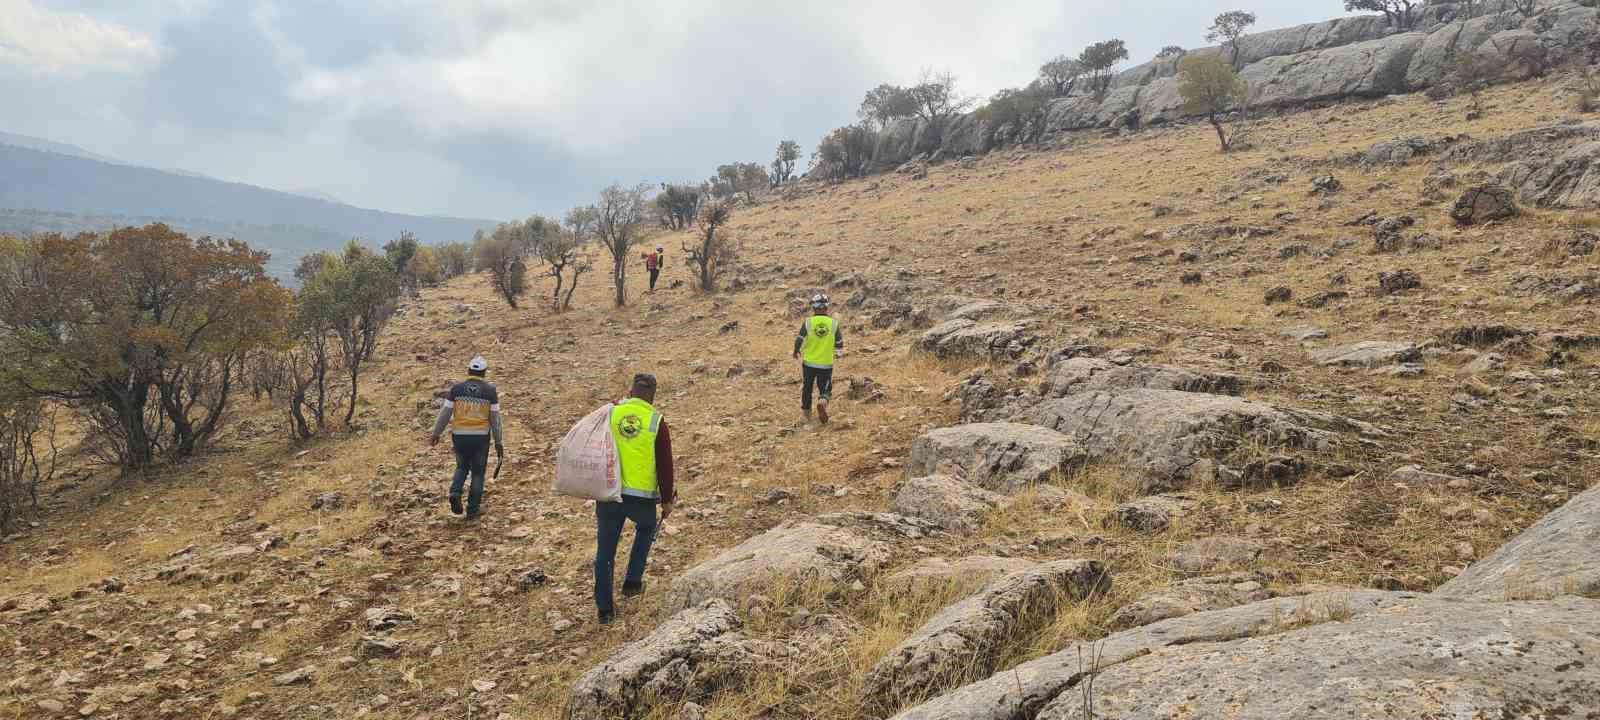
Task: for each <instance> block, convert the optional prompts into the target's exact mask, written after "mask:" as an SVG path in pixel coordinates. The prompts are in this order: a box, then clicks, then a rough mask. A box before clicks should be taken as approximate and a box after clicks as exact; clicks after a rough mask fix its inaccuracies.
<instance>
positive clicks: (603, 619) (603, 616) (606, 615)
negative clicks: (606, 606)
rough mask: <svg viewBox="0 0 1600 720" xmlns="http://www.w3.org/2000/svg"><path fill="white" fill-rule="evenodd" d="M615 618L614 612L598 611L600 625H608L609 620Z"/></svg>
mask: <svg viewBox="0 0 1600 720" xmlns="http://www.w3.org/2000/svg"><path fill="white" fill-rule="evenodd" d="M616 619H617V614H616V613H614V612H604V611H601V613H600V624H601V625H610V624H611V621H613V620H616Z"/></svg>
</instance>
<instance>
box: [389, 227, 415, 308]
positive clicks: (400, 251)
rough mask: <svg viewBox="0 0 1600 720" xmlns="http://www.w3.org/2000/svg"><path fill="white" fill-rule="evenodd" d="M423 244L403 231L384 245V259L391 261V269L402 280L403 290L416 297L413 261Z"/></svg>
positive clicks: (406, 231)
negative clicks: (413, 280)
mask: <svg viewBox="0 0 1600 720" xmlns="http://www.w3.org/2000/svg"><path fill="white" fill-rule="evenodd" d="M421 248H422V244H421V243H419V242H417V236H416V235H412V234H411V232H410V231H408V230H402V231H401V232H400V237H397V238H395V239H393V240H390V241H389V242H386V243H384V244H383V256H384V259H386V260H388V261H389V267H391V268H393V269H394V274H395V277H398V278H400V285H401V289H403V290H404V291H405V292H407V293H409V294H412V295H415V294H416V292H417V287H416V285H415V284H414V283H413V282H412V273H411V261H412V260H413V259H415V258H416V256H417V252H418V251H419V250H420V249H421Z"/></svg>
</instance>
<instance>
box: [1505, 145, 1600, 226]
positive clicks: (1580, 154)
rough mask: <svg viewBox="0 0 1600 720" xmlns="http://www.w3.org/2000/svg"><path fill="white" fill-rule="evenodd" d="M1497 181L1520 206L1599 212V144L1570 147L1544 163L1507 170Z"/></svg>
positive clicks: (1534, 162)
mask: <svg viewBox="0 0 1600 720" xmlns="http://www.w3.org/2000/svg"><path fill="white" fill-rule="evenodd" d="M1500 181H1501V182H1503V183H1505V184H1506V185H1508V186H1510V187H1512V188H1515V189H1516V190H1517V194H1518V197H1520V198H1521V199H1522V201H1523V202H1525V203H1527V204H1529V205H1534V206H1537V207H1542V208H1563V209H1589V210H1592V209H1594V208H1600V141H1592V142H1586V143H1582V144H1579V145H1576V146H1574V147H1573V148H1571V149H1569V150H1567V151H1565V152H1563V153H1561V154H1560V155H1558V156H1556V157H1554V158H1551V159H1548V160H1534V161H1527V162H1521V163H1517V164H1515V165H1512V166H1510V167H1507V168H1506V169H1505V170H1503V171H1502V172H1501V174H1500Z"/></svg>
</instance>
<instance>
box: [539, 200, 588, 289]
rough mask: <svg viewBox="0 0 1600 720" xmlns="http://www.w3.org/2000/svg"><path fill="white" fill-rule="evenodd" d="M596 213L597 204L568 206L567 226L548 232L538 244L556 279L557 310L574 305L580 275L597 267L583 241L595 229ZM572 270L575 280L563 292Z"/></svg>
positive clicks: (540, 253) (542, 258)
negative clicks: (569, 208) (592, 205)
mask: <svg viewBox="0 0 1600 720" xmlns="http://www.w3.org/2000/svg"><path fill="white" fill-rule="evenodd" d="M594 217H595V210H594V208H593V207H588V206H585V207H577V208H573V209H571V210H568V211H567V217H566V220H565V222H564V223H563V224H562V225H563V226H562V227H560V228H557V229H556V231H555V232H552V233H549V234H547V235H545V236H544V237H543V238H541V239H540V240H539V242H538V244H536V245H535V246H534V252H535V253H536V254H537V255H538V256H539V259H540V260H543V261H544V264H545V266H546V270H545V274H546V275H549V276H550V277H551V278H554V279H555V281H556V287H555V290H554V291H553V292H551V294H550V308H551V309H552V310H555V311H556V312H561V311H562V310H568V309H571V307H572V295H573V293H576V292H577V291H578V278H580V277H583V274H584V273H586V272H588V271H589V270H590V269H591V268H593V267H594V266H593V264H592V263H590V262H589V256H588V255H586V254H584V252H583V244H584V243H585V242H587V241H588V239H589V236H590V235H591V234H592V233H593V232H594ZM568 272H571V273H572V277H571V280H572V283H571V285H566V294H565V295H562V292H561V291H562V287H563V285H565V284H566V280H567V273H568Z"/></svg>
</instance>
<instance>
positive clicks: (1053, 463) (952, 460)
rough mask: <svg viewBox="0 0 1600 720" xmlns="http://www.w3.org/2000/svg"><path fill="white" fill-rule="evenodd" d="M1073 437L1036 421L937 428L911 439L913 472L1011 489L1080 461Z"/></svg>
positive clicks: (1067, 469) (1081, 456) (909, 470)
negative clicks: (1042, 425) (1034, 422)
mask: <svg viewBox="0 0 1600 720" xmlns="http://www.w3.org/2000/svg"><path fill="white" fill-rule="evenodd" d="M1084 458H1085V453H1084V451H1083V449H1082V448H1081V447H1080V446H1079V445H1078V443H1076V442H1074V441H1073V440H1072V439H1071V438H1069V437H1067V436H1065V435H1062V434H1061V433H1058V432H1054V431H1051V430H1048V429H1045V428H1042V427H1038V426H1036V425H1022V424H1017V423H973V424H970V425H956V426H954V427H947V428H939V429H937V430H933V431H932V432H929V433H928V434H926V435H923V436H922V437H919V438H917V439H916V441H915V442H913V443H912V444H911V458H910V461H909V462H908V463H907V465H906V469H907V473H908V474H909V475H910V476H911V477H923V476H929V475H949V476H952V477H957V478H961V479H964V480H966V481H967V482H970V483H972V484H974V485H977V486H978V487H981V488H984V489H986V490H992V491H995V492H1004V493H1011V492H1016V491H1018V490H1021V489H1023V488H1026V487H1028V486H1030V485H1036V484H1039V483H1043V482H1046V481H1048V480H1050V478H1051V477H1052V476H1054V475H1056V474H1058V473H1063V472H1070V471H1072V470H1074V469H1076V468H1077V467H1079V466H1080V465H1082V463H1083V460H1084Z"/></svg>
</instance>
